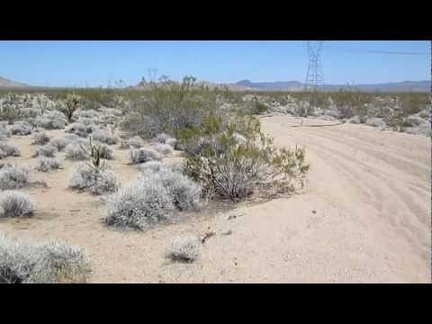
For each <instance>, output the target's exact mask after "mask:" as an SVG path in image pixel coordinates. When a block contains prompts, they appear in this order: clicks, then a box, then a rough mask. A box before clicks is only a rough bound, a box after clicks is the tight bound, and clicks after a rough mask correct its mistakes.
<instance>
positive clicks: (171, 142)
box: [165, 138, 177, 148]
mask: <svg viewBox="0 0 432 324" xmlns="http://www.w3.org/2000/svg"><path fill="white" fill-rule="evenodd" d="M165 144H168V145H170V146H171V147H172V148H175V147H176V144H177V140H176V139H175V138H168V139H167V140H166V141H165Z"/></svg>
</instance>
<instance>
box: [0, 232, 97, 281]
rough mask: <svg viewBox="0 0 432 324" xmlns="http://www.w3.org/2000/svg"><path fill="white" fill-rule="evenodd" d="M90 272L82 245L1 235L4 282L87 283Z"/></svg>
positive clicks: (0, 267)
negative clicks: (79, 246) (44, 241)
mask: <svg viewBox="0 0 432 324" xmlns="http://www.w3.org/2000/svg"><path fill="white" fill-rule="evenodd" d="M90 272H91V270H90V264H89V263H88V261H87V259H86V257H85V254H84V252H83V250H82V249H81V248H78V247H73V246H69V245H66V244H60V243H56V242H49V243H36V242H30V241H23V240H17V239H11V238H10V237H7V236H5V235H3V234H0V283H58V282H85V281H86V279H87V278H88V277H89V274H90Z"/></svg>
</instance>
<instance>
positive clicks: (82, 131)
mask: <svg viewBox="0 0 432 324" xmlns="http://www.w3.org/2000/svg"><path fill="white" fill-rule="evenodd" d="M89 129H90V128H89V126H86V125H83V124H81V123H72V124H71V125H70V126H69V128H68V129H67V130H66V132H68V133H72V134H75V135H77V136H79V137H84V138H85V137H87V136H88V134H89V133H91V132H88V130H89Z"/></svg>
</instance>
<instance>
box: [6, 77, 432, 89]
mask: <svg viewBox="0 0 432 324" xmlns="http://www.w3.org/2000/svg"><path fill="white" fill-rule="evenodd" d="M199 83H200V84H204V85H206V86H208V87H209V88H214V87H218V86H225V87H228V88H229V89H230V90H232V91H303V90H304V89H305V84H304V83H302V82H298V81H275V82H252V81H249V80H241V81H238V82H236V83H225V84H219V83H214V82H207V81H201V82H199ZM17 88H21V89H25V88H53V87H34V86H31V85H28V84H24V83H18V82H14V81H11V80H9V79H6V78H3V77H1V76H0V89H17ZM56 88H60V87H56ZM132 88H136V89H148V88H149V84H148V83H143V82H140V83H139V84H138V85H136V86H133V87H132ZM347 88H349V89H352V90H357V91H364V92H430V91H431V81H403V82H390V83H379V84H356V85H335V84H324V85H321V86H319V87H318V90H319V91H337V90H339V89H347Z"/></svg>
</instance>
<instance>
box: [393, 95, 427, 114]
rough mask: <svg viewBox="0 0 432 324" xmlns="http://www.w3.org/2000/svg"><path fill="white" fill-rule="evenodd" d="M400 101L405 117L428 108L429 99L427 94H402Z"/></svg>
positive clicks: (399, 96)
mask: <svg viewBox="0 0 432 324" xmlns="http://www.w3.org/2000/svg"><path fill="white" fill-rule="evenodd" d="M398 101H399V105H400V109H401V110H402V113H403V116H408V115H413V114H416V113H418V112H420V111H422V110H423V109H425V108H426V106H427V104H428V102H429V97H428V94H427V93H415V92H412V93H401V94H399V95H398Z"/></svg>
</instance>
